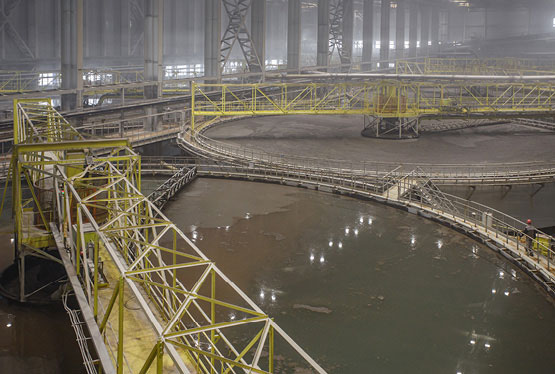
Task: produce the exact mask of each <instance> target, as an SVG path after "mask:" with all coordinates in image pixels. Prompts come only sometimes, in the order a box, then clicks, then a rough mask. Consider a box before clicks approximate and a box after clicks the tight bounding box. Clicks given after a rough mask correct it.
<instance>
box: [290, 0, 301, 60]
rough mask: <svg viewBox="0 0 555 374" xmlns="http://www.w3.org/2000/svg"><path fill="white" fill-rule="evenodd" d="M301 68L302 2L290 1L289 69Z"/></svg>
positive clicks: (298, 0)
mask: <svg viewBox="0 0 555 374" xmlns="http://www.w3.org/2000/svg"><path fill="white" fill-rule="evenodd" d="M300 67H301V0H289V2H288V5H287V68H288V69H295V70H297V71H298V70H299V69H300Z"/></svg>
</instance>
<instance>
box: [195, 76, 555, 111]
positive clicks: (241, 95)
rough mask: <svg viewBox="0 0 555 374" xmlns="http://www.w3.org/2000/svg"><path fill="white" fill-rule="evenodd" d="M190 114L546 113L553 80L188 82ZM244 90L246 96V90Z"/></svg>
mask: <svg viewBox="0 0 555 374" xmlns="http://www.w3.org/2000/svg"><path fill="white" fill-rule="evenodd" d="M192 90H193V92H192V93H193V95H192V98H193V102H192V114H193V116H244V115H284V114H366V115H374V116H379V117H383V118H402V117H418V116H422V115H429V116H432V115H465V116H468V115H472V114H481V115H483V114H488V115H492V116H495V115H508V114H525V113H540V112H541V113H545V112H549V113H551V112H552V111H553V109H554V106H555V83H551V82H546V83H539V82H524V83H517V82H496V81H493V82H484V81H481V82H478V81H465V80H461V81H445V82H434V81H418V80H413V81H407V82H402V81H388V80H383V81H376V82H349V83H261V84H220V85H218V84H193V86H192ZM246 93H247V94H246Z"/></svg>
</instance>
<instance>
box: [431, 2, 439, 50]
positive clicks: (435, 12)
mask: <svg viewBox="0 0 555 374" xmlns="http://www.w3.org/2000/svg"><path fill="white" fill-rule="evenodd" d="M431 17H432V31H431V34H430V40H431V41H432V46H431V50H432V52H437V51H438V50H439V8H438V7H437V6H434V7H433V8H432V14H431Z"/></svg>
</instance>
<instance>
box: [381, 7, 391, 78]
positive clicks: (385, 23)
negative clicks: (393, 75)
mask: <svg viewBox="0 0 555 374" xmlns="http://www.w3.org/2000/svg"><path fill="white" fill-rule="evenodd" d="M390 8H391V5H390V2H389V0H382V6H381V8H380V20H381V21H380V60H381V61H386V60H389V27H390V26H389V17H390ZM384 66H385V67H387V64H385V65H384V64H382V65H381V66H380V67H382V68H383V67H384Z"/></svg>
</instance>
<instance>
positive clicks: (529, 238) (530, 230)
mask: <svg viewBox="0 0 555 374" xmlns="http://www.w3.org/2000/svg"><path fill="white" fill-rule="evenodd" d="M536 231H537V230H536V228H535V227H534V226H532V220H531V219H528V220H527V221H526V227H525V228H524V231H523V233H524V235H526V253H527V254H528V255H529V256H532V257H533V256H534V251H533V244H534V241H535V240H536Z"/></svg>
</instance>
